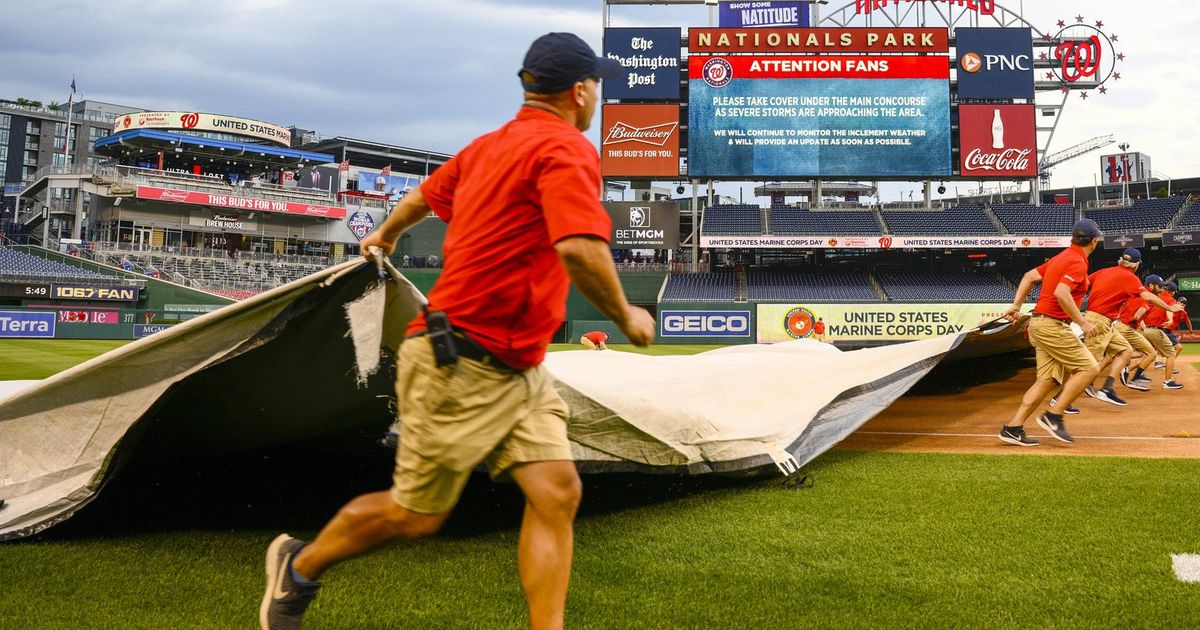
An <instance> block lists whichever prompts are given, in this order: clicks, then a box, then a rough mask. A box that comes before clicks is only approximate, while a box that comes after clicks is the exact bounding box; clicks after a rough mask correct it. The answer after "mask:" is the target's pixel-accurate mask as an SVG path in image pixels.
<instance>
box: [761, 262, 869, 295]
mask: <svg viewBox="0 0 1200 630" xmlns="http://www.w3.org/2000/svg"><path fill="white" fill-rule="evenodd" d="M749 275H750V277H749V286H748V287H747V288H748V296H749V299H750V301H751V302H879V301H880V297H879V294H877V293H875V290H874V289H872V288H871V284H870V279H869V276H868V275H867V274H866V273H803V272H799V271H770V270H765V269H762V270H759V269H752V270H750V274H749Z"/></svg>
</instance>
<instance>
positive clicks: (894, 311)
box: [758, 303, 1034, 343]
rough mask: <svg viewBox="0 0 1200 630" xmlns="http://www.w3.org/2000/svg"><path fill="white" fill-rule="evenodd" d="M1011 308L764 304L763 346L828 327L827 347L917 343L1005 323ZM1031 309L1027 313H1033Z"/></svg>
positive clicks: (760, 315)
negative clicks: (1000, 320) (995, 322)
mask: <svg viewBox="0 0 1200 630" xmlns="http://www.w3.org/2000/svg"><path fill="white" fill-rule="evenodd" d="M1008 307H1009V304H999V303H996V304H808V305H803V304H759V305H758V342H759V343H776V342H779V341H791V340H792V339H807V338H810V337H812V334H813V332H812V330H813V324H815V323H816V322H817V320H818V319H821V320H824V322H825V340H826V341H912V340H915V339H926V338H929V337H937V336H940V335H946V334H951V333H959V332H962V331H964V330H967V329H970V328H974V327H975V326H978V325H979V324H981V323H983V322H987V321H991V320H993V319H996V318H997V317H1000V316H1001V315H1002V314H1003V313H1004V312H1005V311H1006V310H1008ZM1033 307H1034V305H1033V304H1026V305H1025V306H1023V307H1022V309H1021V310H1022V312H1030V311H1032V310H1033Z"/></svg>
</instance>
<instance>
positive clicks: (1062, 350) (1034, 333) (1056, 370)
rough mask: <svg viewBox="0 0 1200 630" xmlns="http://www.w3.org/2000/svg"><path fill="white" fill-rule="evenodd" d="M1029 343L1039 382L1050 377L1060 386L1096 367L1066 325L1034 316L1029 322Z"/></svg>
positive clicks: (1080, 342)
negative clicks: (1034, 357)
mask: <svg viewBox="0 0 1200 630" xmlns="http://www.w3.org/2000/svg"><path fill="white" fill-rule="evenodd" d="M1029 343H1031V344H1033V348H1034V350H1036V351H1037V377H1038V380H1043V379H1048V378H1052V379H1054V380H1056V381H1058V382H1060V383H1062V382H1064V381H1066V380H1067V377H1068V376H1069V375H1070V374H1072V373H1074V372H1082V371H1083V370H1091V369H1094V368H1096V367H1097V365H1098V364H1097V363H1096V358H1095V357H1093V356H1092V353H1090V352H1088V351H1087V348H1085V347H1084V345H1083V342H1082V341H1080V340H1079V337H1076V336H1075V333H1073V332H1071V325H1070V323H1069V322H1063V321H1059V320H1057V319H1050V318H1049V317H1034V318H1033V319H1031V320H1029Z"/></svg>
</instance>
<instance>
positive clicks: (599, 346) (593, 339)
mask: <svg viewBox="0 0 1200 630" xmlns="http://www.w3.org/2000/svg"><path fill="white" fill-rule="evenodd" d="M579 343H580V344H582V345H583V347H585V348H587V349H588V350H608V333H606V332H604V331H603V330H593V331H592V332H590V333H585V334H584V335H583V336H582V337H580V338H579Z"/></svg>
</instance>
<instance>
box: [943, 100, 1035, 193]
mask: <svg viewBox="0 0 1200 630" xmlns="http://www.w3.org/2000/svg"><path fill="white" fill-rule="evenodd" d="M1036 124H1037V122H1036V115H1035V112H1034V106H1033V105H966V104H963V105H959V106H958V142H959V144H958V154H959V158H960V159H961V164H960V166H961V168H962V175H963V176H964V177H1034V176H1036V175H1037V128H1036Z"/></svg>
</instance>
